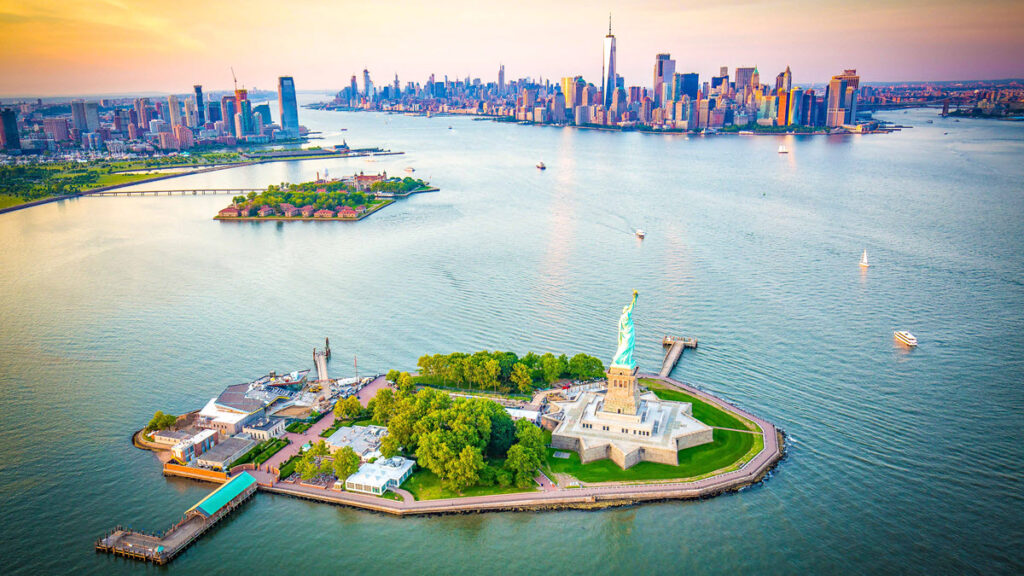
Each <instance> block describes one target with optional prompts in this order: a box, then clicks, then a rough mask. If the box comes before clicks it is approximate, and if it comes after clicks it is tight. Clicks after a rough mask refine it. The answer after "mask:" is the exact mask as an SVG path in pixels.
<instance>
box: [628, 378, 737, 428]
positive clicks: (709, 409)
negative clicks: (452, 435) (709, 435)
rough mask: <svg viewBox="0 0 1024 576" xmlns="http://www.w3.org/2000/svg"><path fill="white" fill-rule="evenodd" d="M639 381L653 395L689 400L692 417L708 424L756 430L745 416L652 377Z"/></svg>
mask: <svg viewBox="0 0 1024 576" xmlns="http://www.w3.org/2000/svg"><path fill="white" fill-rule="evenodd" d="M640 383H641V384H643V385H644V386H647V387H648V388H649V389H650V390H651V391H652V392H654V394H655V396H657V397H658V398H661V399H662V400H672V401H675V402H690V403H691V404H693V417H694V418H696V419H697V420H700V421H701V422H703V423H705V424H707V425H708V426H715V427H719V428H734V429H737V430H755V431H756V430H757V427H756V426H755V425H754V423H753V422H750V421H749V420H747V419H746V418H743V417H740V416H736V415H733V414H730V413H729V412H726V411H725V410H722V409H721V408H719V407H717V406H714V405H712V404H708V403H707V402H705V401H703V400H701V399H700V398H697V397H695V396H691V395H690V394H687V393H685V392H682V391H680V390H677V389H675V388H670V387H668V386H667V385H666V384H664V383H663V382H661V381H660V380H655V379H653V378H641V379H640Z"/></svg>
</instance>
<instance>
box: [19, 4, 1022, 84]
mask: <svg viewBox="0 0 1024 576" xmlns="http://www.w3.org/2000/svg"><path fill="white" fill-rule="evenodd" d="M187 4H188V2H184V4H183V6H182V8H183V9H182V10H176V11H169V10H166V9H163V8H160V7H154V6H152V5H150V4H146V3H137V2H133V1H132V0H123V1H122V0H105V1H104V2H103V6H102V9H97V8H96V7H95V4H93V3H86V2H77V1H72V2H69V3H67V4H66V5H62V6H61V7H60V8H59V9H55V8H51V7H49V6H48V5H46V4H45V3H42V2H35V1H29V2H18V3H14V2H8V1H3V2H0V37H3V38H4V39H5V40H4V44H5V45H6V46H5V49H4V50H3V51H2V54H3V56H0V75H2V76H3V77H4V78H5V83H4V86H3V87H2V88H0V96H5V97H11V96H30V95H32V96H36V95H37V96H61V95H84V94H110V93H128V92H142V91H147V92H152V91H167V92H170V93H185V92H187V87H188V86H191V85H193V84H201V85H204V86H209V87H211V89H214V90H215V89H218V88H221V87H225V88H226V87H227V86H228V85H229V83H230V72H229V67H231V66H234V67H235V70H236V71H237V72H238V76H239V78H240V79H242V80H243V82H244V83H245V85H246V86H247V87H250V88H255V87H259V88H261V89H266V90H273V89H274V88H275V87H276V86H275V84H276V79H277V78H278V77H279V76H280V75H281V74H282V73H283V74H288V75H290V76H292V77H294V78H295V79H296V80H295V82H296V84H298V85H301V86H303V87H304V89H310V90H312V89H317V90H319V89H325V90H330V89H336V88H338V87H341V86H344V85H345V84H346V79H347V78H349V77H350V75H351V74H352V73H355V72H356V71H357V70H363V69H364V68H366V69H369V70H371V71H375V75H376V76H378V77H381V78H389V77H391V75H393V74H395V73H397V74H398V75H399V77H400V78H402V79H403V82H404V81H407V80H412V81H417V82H422V81H423V80H424V79H426V78H427V77H428V76H429V75H430V74H431V73H433V74H437V75H438V76H443V75H445V74H448V75H449V76H451V77H453V78H454V77H459V78H464V77H466V76H471V77H479V78H481V79H483V80H484V81H485V82H487V81H494V80H495V79H496V77H497V71H498V66H499V65H504V66H505V67H506V74H507V77H510V78H520V77H532V78H545V79H550V80H551V81H553V82H557V81H558V79H559V78H561V77H564V76H571V75H582V76H584V78H587V79H588V80H591V81H595V83H596V84H598V85H600V78H601V74H602V72H603V62H602V54H601V52H600V50H601V49H602V47H601V42H600V40H599V38H600V36H603V35H604V33H605V30H606V28H607V25H608V22H607V19H608V12H609V11H611V13H612V16H613V19H614V20H613V33H614V35H615V37H616V43H617V44H616V49H615V50H616V71H617V73H618V74H619V75H620V76H622V77H624V78H625V83H626V85H627V86H628V85H636V84H639V85H643V86H647V85H649V84H650V83H651V72H650V62H651V60H652V59H653V58H654V57H655V55H656V54H660V53H671V54H673V56H674V58H675V60H676V61H677V69H676V71H677V72H697V73H699V74H700V75H701V76H702V77H710V76H712V75H713V72H714V71H716V70H717V69H718V68H719V67H720V66H729V67H731V68H736V67H754V66H757V67H758V68H759V69H760V70H762V73H764V71H766V70H772V71H775V70H783V69H785V68H786V67H787V66H790V67H792V70H793V73H794V77H793V83H794V85H796V84H811V83H814V84H821V83H825V82H827V81H828V79H829V77H830V76H831V75H832V74H834V73H835V72H834V71H835V69H836V68H843V67H856V68H858V69H861V70H864V73H865V77H864V81H865V82H898V81H943V80H983V79H994V78H1007V77H1021V76H1024V64H1021V63H1020V62H1019V61H1018V59H1017V58H1015V54H1018V53H1020V52H1021V51H1022V50H1024V8H1022V7H1021V6H1020V5H1019V4H1018V3H1015V2H1010V1H1007V0H988V1H987V2H984V3H981V4H978V5H972V6H970V7H969V8H965V7H963V6H962V5H961V4H959V3H955V2H949V1H947V0H913V1H908V2H902V3H900V5H898V6H892V5H888V4H883V3H881V2H875V1H869V2H861V3H858V4H857V6H838V5H835V4H825V5H821V4H813V3H809V2H805V1H803V0H794V1H792V2H782V1H778V2H774V1H773V2H768V3H759V4H751V3H747V2H742V1H736V2H726V3H724V4H722V3H719V4H717V5H716V6H714V7H701V6H699V5H697V4H695V3H689V2H683V3H667V2H659V1H644V2H634V3H612V4H609V5H607V6H590V5H585V4H583V3H576V2H571V3H566V4H559V5H557V6H547V5H544V7H543V8H544V9H543V10H540V11H538V10H530V9H528V6H524V8H527V9H524V10H519V11H517V13H524V14H525V13H529V14H531V17H530V18H529V19H528V20H526V21H523V20H522V17H519V16H516V15H511V14H500V13H496V12H492V11H488V10H485V9H482V8H479V7H477V6H476V5H472V4H468V3H464V2H461V1H454V2H450V3H449V4H448V7H449V8H450V9H444V8H441V9H438V8H437V7H436V6H435V7H433V8H430V7H421V6H419V5H417V4H414V3H405V2H399V3H398V4H397V5H394V6H390V7H388V9H386V10H385V9H384V8H383V7H379V6H375V5H362V4H352V5H345V6H341V7H333V8H331V9H327V10H325V9H323V8H322V7H318V6H314V5H313V4H312V3H305V2H298V3H296V5H295V8H294V9H293V10H290V13H288V14H278V13H277V12H276V11H274V10H273V5H272V4H267V3H263V2H254V3H252V4H251V6H252V8H251V9H250V10H246V11H244V12H239V11H237V10H230V7H227V6H220V5H216V4H214V5H208V4H200V5H198V6H197V8H201V9H197V10H189V9H187ZM527 4H530V2H527ZM537 4H538V7H540V6H541V5H540V4H539V3H537ZM58 10H59V11H58ZM195 14H200V15H202V17H199V18H195V17H193V15H195ZM229 14H230V18H229V21H232V22H233V23H234V24H235V25H233V26H232V27H229V28H225V27H223V26H220V25H219V23H222V22H224V21H225V20H224V19H223V18H221V16H224V17H228V15H229ZM271 14H272V15H273V17H271V16H270V15H271ZM397 14H401V15H402V17H396V15H397ZM449 14H456V16H449ZM536 14H545V15H547V16H548V17H546V18H538V17H536ZM335 16H336V17H337V18H339V19H341V18H343V19H344V21H345V22H346V25H345V26H344V27H343V31H338V28H337V26H331V25H330V24H329V23H331V22H336V20H335V18H334V17H335ZM823 22H834V23H837V24H836V25H829V26H824V25H822V23H823ZM907 22H915V23H916V24H915V25H914V26H907ZM215 24H217V25H216V26H214V25H215ZM762 30H763V31H762ZM261 36H272V37H273V38H274V40H275V41H274V42H265V41H261V42H254V41H253V40H256V39H259V38H260V37H261ZM41 37H46V38H48V39H50V40H49V41H47V42H37V41H32V39H34V38H36V39H37V38H41ZM382 37H383V38H387V39H388V41H387V42H380V41H375V39H376V40H379V39H380V38H382ZM553 53H554V54H557V55H558V57H557V58H552V57H551V55H552V54H553ZM186 64H187V65H186Z"/></svg>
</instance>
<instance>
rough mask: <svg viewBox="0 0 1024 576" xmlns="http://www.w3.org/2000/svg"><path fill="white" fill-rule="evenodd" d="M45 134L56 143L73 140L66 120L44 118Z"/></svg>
mask: <svg viewBox="0 0 1024 576" xmlns="http://www.w3.org/2000/svg"><path fill="white" fill-rule="evenodd" d="M43 133H45V134H46V136H47V137H48V138H52V139H53V140H54V141H55V142H64V141H66V140H69V139H70V138H71V135H70V132H69V131H68V121H67V120H66V119H64V118H44V119H43Z"/></svg>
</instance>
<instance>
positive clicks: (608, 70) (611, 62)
mask: <svg viewBox="0 0 1024 576" xmlns="http://www.w3.org/2000/svg"><path fill="white" fill-rule="evenodd" d="M617 78H618V76H617V75H616V73H615V36H614V35H612V15H611V14H609V15H608V35H607V36H605V37H604V61H603V62H602V63H601V94H602V99H601V101H602V102H603V103H604V107H605V109H606V110H607V109H608V108H611V105H612V98H614V96H615V88H617V86H616V79H617Z"/></svg>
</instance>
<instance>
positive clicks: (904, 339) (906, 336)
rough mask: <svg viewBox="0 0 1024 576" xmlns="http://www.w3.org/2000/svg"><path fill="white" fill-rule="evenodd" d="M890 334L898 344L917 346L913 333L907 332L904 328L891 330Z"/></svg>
mask: <svg viewBox="0 0 1024 576" xmlns="http://www.w3.org/2000/svg"><path fill="white" fill-rule="evenodd" d="M892 335H893V337H894V338H896V341H897V342H899V343H900V344H904V345H906V346H910V347H914V346H917V338H915V337H914V335H913V334H911V333H910V332H907V331H906V330H897V331H895V332H893V333H892Z"/></svg>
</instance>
